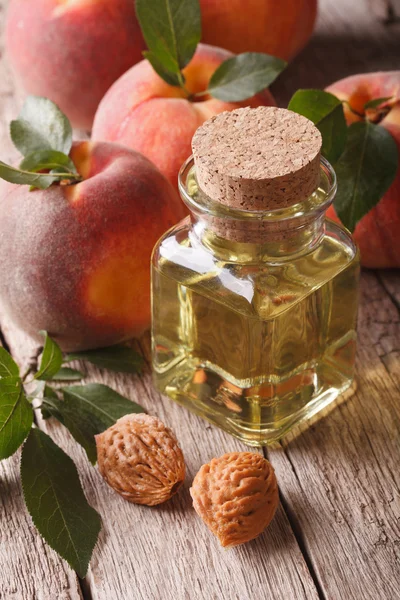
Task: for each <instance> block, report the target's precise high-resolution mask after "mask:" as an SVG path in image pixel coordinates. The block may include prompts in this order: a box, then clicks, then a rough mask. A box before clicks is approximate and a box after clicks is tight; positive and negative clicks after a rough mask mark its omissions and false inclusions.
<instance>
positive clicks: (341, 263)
mask: <svg viewBox="0 0 400 600" xmlns="http://www.w3.org/2000/svg"><path fill="white" fill-rule="evenodd" d="M190 231H191V229H190V226H189V225H188V223H183V224H182V225H181V226H180V227H177V228H175V230H174V231H173V232H170V233H169V234H167V235H166V236H165V237H164V238H163V239H162V240H161V241H160V242H159V245H158V247H157V248H156V249H155V252H154V256H153V266H152V286H153V289H152V298H153V367H154V377H155V381H156V384H157V386H158V388H159V389H160V390H161V391H162V392H163V393H166V394H168V395H169V396H171V397H172V398H173V399H175V400H176V401H178V402H179V403H181V404H183V405H185V406H187V407H188V408H190V409H191V410H193V411H195V412H196V413H198V414H200V415H202V416H203V417H205V418H207V419H208V420H210V421H212V422H214V423H215V424H217V425H218V426H220V427H222V428H223V429H225V430H227V431H229V432H230V433H232V434H233V435H235V436H237V437H239V438H240V439H242V440H244V441H245V442H247V443H248V444H251V445H263V444H266V443H269V442H272V441H275V440H277V439H279V438H280V437H281V436H282V435H283V434H284V433H286V432H287V431H288V430H289V429H290V428H291V427H292V426H294V425H295V424H297V423H298V422H299V421H301V420H303V419H304V418H305V417H309V416H311V415H313V414H315V413H316V412H317V411H318V410H320V409H322V408H323V407H325V406H326V405H327V404H328V403H329V402H331V401H332V400H334V399H335V398H336V397H337V396H338V394H340V393H341V392H343V391H344V390H345V389H347V388H348V387H349V385H350V384H351V381H352V378H353V368H354V358H355V343H356V318H357V304H358V297H357V288H358V276H359V259H358V254H357V252H356V249H355V248H354V246H353V245H352V243H351V242H349V237H348V236H347V234H345V232H344V231H343V230H342V229H341V228H338V227H337V226H336V225H334V224H333V223H331V222H327V229H326V234H325V236H324V237H323V239H322V241H321V242H320V243H319V245H318V246H317V247H316V248H315V249H314V250H312V251H310V252H308V253H305V254H302V255H300V256H298V257H297V258H294V259H293V260H290V261H277V260H276V261H270V262H268V261H263V263H262V264H257V265H254V264H252V263H251V262H250V263H245V264H241V263H240V261H239V262H238V261H235V262H230V261H229V260H221V259H218V257H217V256H215V255H212V253H210V252H209V250H208V249H207V248H205V246H204V244H201V243H197V242H196V240H195V238H194V237H193V236H191V234H190ZM239 250H240V248H239V246H238V252H239ZM230 252H231V253H232V242H230Z"/></svg>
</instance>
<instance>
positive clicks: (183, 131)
mask: <svg viewBox="0 0 400 600" xmlns="http://www.w3.org/2000/svg"><path fill="white" fill-rule="evenodd" d="M231 56H232V54H231V53H230V52H228V51H227V50H222V49H221V48H214V47H213V46H206V45H204V44H199V46H198V48H197V51H196V54H195V56H194V58H193V60H192V61H191V62H190V64H189V65H188V66H187V67H186V69H185V70H184V75H185V78H186V87H187V89H188V91H189V92H190V93H191V94H194V93H196V92H200V91H204V90H205V89H206V88H207V84H208V82H209V80H210V77H211V75H212V74H213V73H214V71H215V70H216V68H217V67H218V66H219V65H220V64H221V63H222V62H223V61H224V60H226V59H227V58H230V57H231ZM260 105H266V106H270V105H275V102H274V99H273V97H272V96H271V94H270V93H269V92H268V91H267V90H266V91H264V92H262V93H260V94H258V95H257V96H254V97H253V98H251V99H250V100H247V101H246V102H241V103H227V102H222V101H221V100H217V99H216V98H211V97H207V96H204V97H200V98H199V101H191V100H190V99H188V98H187V97H186V95H185V93H184V92H183V91H182V90H181V89H180V88H178V87H173V86H170V85H168V84H167V83H165V82H164V81H163V80H162V79H161V77H159V76H158V75H157V74H156V73H155V71H154V70H153V68H152V67H151V65H150V63H149V62H148V61H147V60H144V61H142V62H140V63H138V64H137V65H135V66H134V67H132V69H130V70H129V71H127V72H126V73H125V74H124V75H123V76H122V77H121V78H120V79H119V80H118V81H116V82H115V83H114V85H113V86H112V87H111V88H110V90H109V91H108V92H107V94H106V95H105V96H104V98H103V100H102V101H101V103H100V106H99V108H98V111H97V113H96V116H95V120H94V125H93V134H92V137H93V139H94V140H108V141H111V142H118V143H121V144H125V145H126V146H129V147H130V148H133V149H134V150H137V151H138V152H141V153H142V154H144V155H145V156H147V158H149V159H150V160H151V161H152V162H153V163H154V164H155V165H156V166H157V167H158V168H159V169H160V171H161V172H162V173H163V174H164V175H165V176H166V177H167V178H168V179H169V180H170V181H171V183H173V184H174V185H175V186H176V185H177V178H178V172H179V169H180V167H181V165H182V163H183V162H184V160H186V158H187V157H188V156H189V155H190V154H191V140H192V137H193V134H194V132H195V131H196V129H197V128H198V127H199V126H200V125H201V124H202V123H203V122H204V121H206V120H207V119H209V118H210V117H212V116H213V115H216V114H218V113H220V112H223V111H224V110H232V109H234V108H237V107H238V106H260Z"/></svg>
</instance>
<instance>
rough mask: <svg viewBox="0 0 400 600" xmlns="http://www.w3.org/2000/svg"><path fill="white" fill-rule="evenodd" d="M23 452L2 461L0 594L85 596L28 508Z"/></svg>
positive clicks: (17, 597)
mask: <svg viewBox="0 0 400 600" xmlns="http://www.w3.org/2000/svg"><path fill="white" fill-rule="evenodd" d="M19 461H20V452H17V453H16V454H15V455H14V456H12V457H11V458H9V459H7V460H5V461H1V462H0V564H1V573H0V598H1V599H2V600H33V599H34V598H35V599H36V598H37V599H40V600H42V599H43V600H44V599H45V598H49V599H50V598H57V599H59V600H80V599H82V596H81V592H80V586H79V581H78V578H77V576H76V574H75V573H74V571H72V569H70V568H69V567H68V565H66V564H65V563H64V562H63V561H62V560H61V559H60V558H59V557H58V556H57V554H56V553H55V552H53V550H51V549H50V548H49V547H48V546H47V545H46V543H45V542H44V541H43V540H42V538H41V537H40V536H39V534H38V533H37V531H36V529H35V527H34V526H33V524H32V522H31V519H30V517H29V515H28V513H27V510H26V508H25V504H24V500H23V497H22V489H21V483H20V479H19Z"/></svg>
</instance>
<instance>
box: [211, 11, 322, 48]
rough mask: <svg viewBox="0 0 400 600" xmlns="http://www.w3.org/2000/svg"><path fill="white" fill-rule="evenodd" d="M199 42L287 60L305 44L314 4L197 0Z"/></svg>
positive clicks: (313, 16) (313, 17) (315, 12)
mask: <svg viewBox="0 0 400 600" xmlns="http://www.w3.org/2000/svg"><path fill="white" fill-rule="evenodd" d="M200 5H201V15H202V28H203V35H202V41H203V42H205V43H206V44H215V45H216V46H222V47H223V48H227V49H228V50H231V51H232V52H236V53H239V52H266V53H267V54H272V55H273V56H279V57H280V58H284V59H286V60H287V59H290V58H292V57H293V56H295V54H297V53H298V52H299V50H301V49H302V48H303V46H305V44H306V43H307V42H308V40H309V38H310V36H311V34H312V32H313V29H314V24H315V18H316V15H317V0H279V2H277V1H276V0H246V1H245V2H243V0H200Z"/></svg>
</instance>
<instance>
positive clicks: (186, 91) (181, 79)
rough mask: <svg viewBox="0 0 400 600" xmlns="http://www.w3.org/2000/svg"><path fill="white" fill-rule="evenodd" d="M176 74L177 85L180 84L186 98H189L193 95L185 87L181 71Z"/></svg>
mask: <svg viewBox="0 0 400 600" xmlns="http://www.w3.org/2000/svg"><path fill="white" fill-rule="evenodd" d="M177 75H178V81H179V85H180V86H181V88H182V89H183V91H184V92H185V94H186V95H187V97H188V100H190V99H191V98H192V97H193V94H191V93H190V92H189V90H188V89H187V87H186V85H185V80H184V78H183V75H182V71H179V73H178V74H177Z"/></svg>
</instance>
